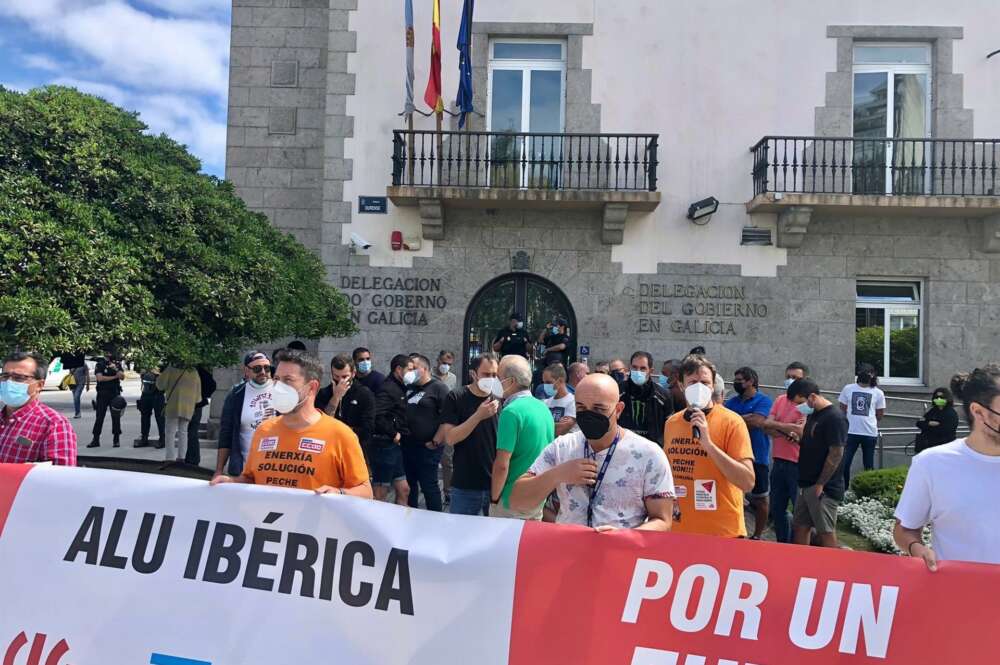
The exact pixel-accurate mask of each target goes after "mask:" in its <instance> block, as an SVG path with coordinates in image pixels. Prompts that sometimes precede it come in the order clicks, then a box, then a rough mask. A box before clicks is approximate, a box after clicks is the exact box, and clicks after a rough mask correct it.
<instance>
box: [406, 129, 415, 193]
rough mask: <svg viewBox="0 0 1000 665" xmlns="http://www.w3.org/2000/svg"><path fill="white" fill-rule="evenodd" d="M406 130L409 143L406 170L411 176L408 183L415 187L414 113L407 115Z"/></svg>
mask: <svg viewBox="0 0 1000 665" xmlns="http://www.w3.org/2000/svg"><path fill="white" fill-rule="evenodd" d="M406 129H407V135H406V137H407V139H406V140H407V143H408V144H409V145H408V146H407V148H406V149H407V153H406V155H407V157H406V169H407V174H408V175H409V181H408V182H409V183H410V184H411V185H413V184H415V183H414V182H413V114H412V113H407V114H406Z"/></svg>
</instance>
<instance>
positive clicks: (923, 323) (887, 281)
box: [854, 277, 927, 386]
mask: <svg viewBox="0 0 1000 665" xmlns="http://www.w3.org/2000/svg"><path fill="white" fill-rule="evenodd" d="M864 284H881V285H895V286H908V287H913V286H916V287H917V292H918V294H919V298H918V300H917V302H915V303H914V302H908V303H903V302H898V301H893V300H884V301H879V300H861V299H860V298H858V295H857V287H859V286H862V285H864ZM926 294H927V285H926V283H925V282H924V281H923V280H920V279H899V278H879V277H859V278H858V279H857V280H856V282H855V289H854V309H855V312H856V311H857V310H858V309H881V310H882V311H883V312H884V314H883V325H884V329H885V335H884V337H885V340H884V344H883V349H882V366H883V367H884V376H879V383H883V384H885V385H891V386H923V385H925V381H924V348H925V346H926V344H925V342H926V330H927V317H926V307H925V305H924V303H925V301H926V298H927V295H926ZM914 309H916V310H917V319H918V323H917V329H918V331H919V341H918V344H917V355H918V358H917V377H916V378H911V377H893V376H892V374H891V372H892V367H891V364H890V361H889V345H890V342H891V338H892V328H891V325H890V324H891V321H892V315H893V313H897V314H898V313H899V312H902V311H907V312H909V311H912V310H914ZM856 316H857V314H855V317H856Z"/></svg>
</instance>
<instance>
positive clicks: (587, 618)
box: [510, 524, 1000, 665]
mask: <svg viewBox="0 0 1000 665" xmlns="http://www.w3.org/2000/svg"><path fill="white" fill-rule="evenodd" d="M998 601H1000V567H998V566H988V565H978V564H965V563H950V562H945V563H942V564H941V566H940V569H939V571H938V572H937V573H931V572H929V571H928V570H927V569H926V567H925V565H924V563H923V562H922V561H918V560H913V559H905V558H898V557H892V556H886V555H878V554H863V553H851V552H846V551H840V550H828V549H821V548H815V547H799V546H793V545H778V544H773V543H760V542H752V541H746V540H742V541H740V540H725V539H720V538H709V537H703V536H688V535H681V534H674V535H670V536H663V535H660V534H652V533H646V532H641V531H618V532H613V533H610V534H598V533H594V532H588V531H584V530H582V529H567V528H558V527H552V526H550V525H540V524H528V525H526V527H525V529H524V531H523V534H522V537H521V543H520V550H519V555H518V565H517V579H516V587H515V594H514V607H515V609H514V617H513V626H512V628H513V629H512V631H511V651H510V663H511V665H534V664H537V663H594V664H595V665H597V664H600V665H612V664H619V663H621V664H624V665H629V664H630V665H716V664H718V665H737V664H739V665H743V664H751V663H752V664H753V665H832V664H834V663H837V664H847V663H877V662H881V663H901V664H903V663H905V664H908V665H909V664H916V663H934V664H947V665H952V664H954V665H959V664H960V665H977V664H981V665H987V664H990V665H995V664H996V663H997V662H1000V655H998V654H1000V630H997V629H998V628H1000V619H998V618H997V616H998V614H997V613H998V610H1000V604H998Z"/></svg>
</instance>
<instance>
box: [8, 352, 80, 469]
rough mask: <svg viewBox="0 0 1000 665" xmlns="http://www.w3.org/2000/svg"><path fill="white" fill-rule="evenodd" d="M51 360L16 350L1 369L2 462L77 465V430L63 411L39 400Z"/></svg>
mask: <svg viewBox="0 0 1000 665" xmlns="http://www.w3.org/2000/svg"><path fill="white" fill-rule="evenodd" d="M48 369H49V363H48V362H47V361H46V359H45V358H43V357H41V356H40V355H38V354H36V353H25V352H22V351H15V352H14V353H11V354H10V355H8V356H7V357H6V358H4V361H3V370H2V371H0V403H2V404H3V408H2V410H0V463H14V464H17V463H23V462H52V463H53V464H59V465H63V466H76V433H75V432H74V431H73V428H72V426H70V424H69V421H68V420H66V417H65V416H63V415H62V414H61V413H59V412H57V411H55V410H54V409H52V408H51V407H48V406H46V405H44V404H42V403H41V401H39V399H38V396H39V395H40V394H41V392H42V386H44V385H45V376H46V374H47V373H48Z"/></svg>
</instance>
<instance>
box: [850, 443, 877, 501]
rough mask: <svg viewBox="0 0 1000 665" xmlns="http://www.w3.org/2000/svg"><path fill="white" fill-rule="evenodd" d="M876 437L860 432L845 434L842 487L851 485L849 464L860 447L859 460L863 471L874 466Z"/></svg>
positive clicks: (869, 469)
mask: <svg viewBox="0 0 1000 665" xmlns="http://www.w3.org/2000/svg"><path fill="white" fill-rule="evenodd" d="M877 444H878V438H876V437H874V436H864V435H861V434H848V435H847V448H846V449H845V450H844V489H850V487H851V464H852V463H853V462H854V454H855V453H856V452H858V447H859V446H860V447H861V461H862V463H864V465H865V471H871V470H872V469H874V468H875V446H876V445H877Z"/></svg>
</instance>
